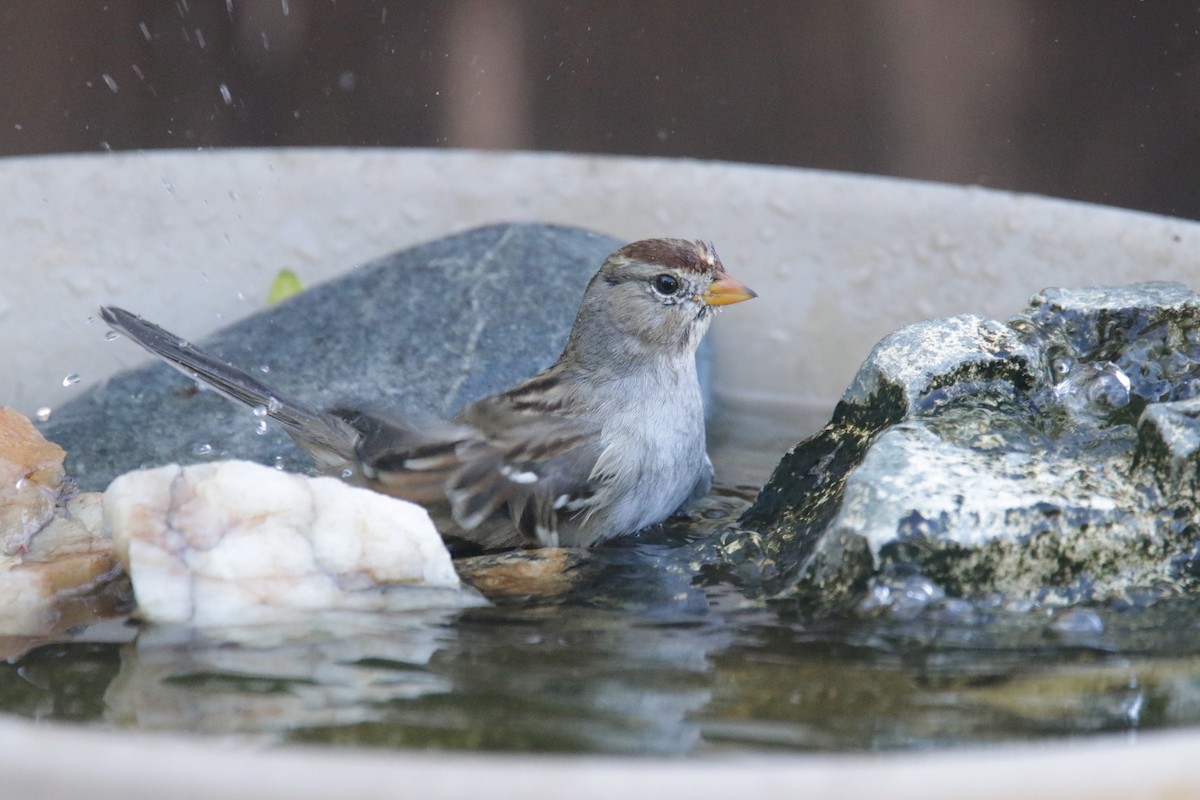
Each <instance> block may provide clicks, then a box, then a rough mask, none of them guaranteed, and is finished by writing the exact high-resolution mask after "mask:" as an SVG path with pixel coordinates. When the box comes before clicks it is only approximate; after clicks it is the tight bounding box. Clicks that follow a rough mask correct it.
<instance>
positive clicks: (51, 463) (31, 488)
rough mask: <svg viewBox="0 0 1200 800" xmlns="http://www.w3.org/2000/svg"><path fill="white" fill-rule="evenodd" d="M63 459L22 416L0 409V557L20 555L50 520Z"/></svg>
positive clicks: (9, 409)
mask: <svg viewBox="0 0 1200 800" xmlns="http://www.w3.org/2000/svg"><path fill="white" fill-rule="evenodd" d="M65 456H66V453H65V452H64V451H63V449H62V448H61V447H59V446H58V445H56V444H54V443H53V442H48V441H46V439H45V438H44V437H43V436H42V435H41V433H39V432H38V430H37V428H35V427H34V426H33V423H32V422H30V421H29V420H28V419H27V418H26V417H25V416H24V415H22V414H20V413H18V412H16V411H14V410H12V409H11V408H4V407H2V406H0V553H3V554H5V555H13V554H16V553H20V552H21V551H22V550H23V549H24V548H26V547H28V546H29V540H30V537H32V536H33V534H34V533H36V532H37V531H38V530H40V529H41V527H42V526H43V525H45V524H46V523H47V522H49V521H50V519H51V517H53V516H54V508H55V505H56V504H57V502H58V495H59V490H60V488H61V486H62V482H63V474H64V473H63V458H64V457H65Z"/></svg>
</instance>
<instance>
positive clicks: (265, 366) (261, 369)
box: [258, 364, 271, 374]
mask: <svg viewBox="0 0 1200 800" xmlns="http://www.w3.org/2000/svg"><path fill="white" fill-rule="evenodd" d="M258 371H259V372H261V373H263V374H266V373H268V372H270V371H271V365H270V364H259V365H258Z"/></svg>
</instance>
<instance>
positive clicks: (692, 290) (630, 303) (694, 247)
mask: <svg viewBox="0 0 1200 800" xmlns="http://www.w3.org/2000/svg"><path fill="white" fill-rule="evenodd" d="M754 296H755V294H754V292H753V291H751V290H750V289H748V288H747V287H746V286H744V285H742V284H741V283H740V282H738V281H736V280H734V279H733V278H731V277H729V275H727V274H726V273H725V269H724V267H722V266H721V260H720V259H719V258H718V257H717V253H716V251H715V250H713V247H712V245H711V244H707V243H705V242H690V241H686V240H683V239H646V240H644V241H640V242H633V243H632V244H627V245H625V246H624V247H622V248H621V249H620V250H618V251H616V252H615V253H613V254H612V255H610V256H609V257H608V259H607V260H605V262H604V264H603V266H601V267H600V270H599V272H597V273H596V275H595V276H594V277H593V278H592V281H591V283H589V284H588V288H587V291H586V293H585V294H584V299H583V305H582V306H581V307H580V310H579V316H578V317H577V318H576V320H575V327H574V329H573V330H572V332H571V341H572V343H573V344H574V345H575V346H576V347H577V348H580V347H583V348H586V349H588V350H595V349H596V348H595V347H593V346H594V345H601V346H607V347H610V348H611V349H612V350H613V351H614V352H613V355H614V356H618V354H623V355H627V356H633V355H635V354H637V353H638V352H639V351H642V352H644V353H647V354H650V355H656V354H659V353H664V354H670V355H674V354H676V353H678V352H679V351H681V350H683V351H689V352H690V351H692V350H695V348H696V345H697V344H699V342H700V338H701V337H702V336H703V335H704V332H705V331H707V330H708V325H709V322H710V321H711V320H712V315H713V312H715V311H716V310H718V309H719V308H720V307H721V306H726V305H729V304H731V303H740V302H741V301H743V300H749V299H750V298H752V297H754Z"/></svg>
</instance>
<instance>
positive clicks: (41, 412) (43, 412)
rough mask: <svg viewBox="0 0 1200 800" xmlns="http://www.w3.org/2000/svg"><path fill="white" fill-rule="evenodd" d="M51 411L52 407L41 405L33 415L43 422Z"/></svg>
mask: <svg viewBox="0 0 1200 800" xmlns="http://www.w3.org/2000/svg"><path fill="white" fill-rule="evenodd" d="M53 413H54V409H52V408H50V406H42V407H41V408H39V409H38V410H37V411H36V412H35V413H34V416H35V417H37V419H38V422H45V421H46V420H48V419H50V415H51V414H53Z"/></svg>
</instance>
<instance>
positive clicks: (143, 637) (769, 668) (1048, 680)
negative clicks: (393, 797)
mask: <svg viewBox="0 0 1200 800" xmlns="http://www.w3.org/2000/svg"><path fill="white" fill-rule="evenodd" d="M718 498H719V499H720V498H723V499H721V502H724V503H728V504H729V506H730V507H729V508H726V509H725V511H724V512H722V513H724V516H722V513H718V512H720V511H721V510H720V509H719V508H708V509H704V510H701V511H699V512H697V514H696V515H695V516H694V518H692V519H690V520H685V521H684V523H683V524H682V525H681V526H679V527H677V528H676V529H672V530H664V531H660V532H659V533H658V534H656V535H654V536H647V537H642V538H641V539H638V540H635V541H633V542H630V543H627V544H626V545H624V546H620V547H606V548H598V549H595V550H589V551H576V552H572V553H567V554H565V555H560V556H554V557H548V556H546V555H545V553H544V552H543V553H541V554H538V553H526V554H518V555H515V556H510V557H508V559H507V563H508V566H510V567H511V566H514V565H515V566H517V567H533V568H531V569H524V570H521V569H518V570H517V573H519V576H520V580H519V581H516V582H510V583H508V584H505V585H507V586H508V587H509V588H510V589H511V590H512V591H511V592H509V593H508V594H503V593H501V595H498V596H499V597H500V601H501V602H499V603H498V604H497V605H496V606H493V607H488V608H476V609H468V610H459V611H446V612H436V613H431V612H426V613H419V614H406V615H392V616H375V615H361V614H338V615H320V616H314V617H311V618H307V619H304V620H298V621H297V622H296V623H295V624H293V625H288V626H282V625H275V626H270V627H259V628H253V627H247V628H240V629H224V630H208V631H205V632H198V631H194V630H187V629H181V628H171V627H144V628H137V627H133V626H127V625H123V624H120V623H119V622H117V623H109V624H107V625H99V626H94V627H93V628H91V629H88V630H86V631H84V632H83V633H82V634H80V633H79V632H78V630H72V631H69V632H67V634H65V636H66V640H64V641H52V642H49V643H42V644H41V645H40V646H36V647H33V649H25V648H27V647H28V645H29V644H31V643H30V642H28V641H26V640H20V642H18V640H16V639H10V640H0V646H7V647H8V649H7V650H6V651H5V652H6V653H7V657H8V660H7V661H6V662H3V663H0V709H2V710H4V711H7V712H9V713H15V714H19V715H22V716H24V717H27V718H31V719H42V720H60V721H73V722H82V723H86V724H92V725H100V726H107V727H113V728H121V729H136V730H166V731H186V732H200V733H206V734H215V735H223V736H234V737H236V738H238V739H249V740H251V741H254V742H261V743H266V744H272V743H282V742H307V743H326V744H338V745H353V746H368V747H393V748H398V747H404V748H418V749H428V748H438V749H466V750H477V751H478V750H492V751H530V752H580V753H611V754H652V755H681V754H687V755H703V754H712V753H721V752H762V751H764V750H781V751H804V750H863V749H870V750H875V749H891V748H928V747H934V746H958V745H962V744H969V743H977V742H988V741H1000V740H1010V739H1030V738H1039V737H1047V736H1062V735H1080V734H1086V733H1094V732H1113V731H1125V732H1137V731H1141V730H1148V729H1154V728H1162V727H1169V726H1179V725H1196V724H1200V614H1197V610H1198V608H1200V606H1198V605H1197V602H1196V601H1194V600H1190V599H1186V598H1185V599H1173V600H1158V601H1157V602H1152V601H1148V602H1147V603H1145V604H1141V603H1139V604H1134V603H1130V604H1126V605H1113V606H1110V607H1097V608H1091V609H1086V610H1083V611H1081V610H1079V609H1074V610H1070V609H1057V610H1055V609H1048V608H1041V607H1039V606H1038V605H1037V604H1036V603H1035V602H1033V601H1030V602H1029V603H1027V604H1022V605H1019V606H1009V605H1004V604H989V603H987V602H978V603H974V604H972V605H971V607H970V609H967V611H969V613H962V612H963V610H962V609H958V608H957V606H955V607H953V608H951V607H950V606H947V605H946V604H945V603H940V602H930V603H927V604H924V605H922V606H921V608H919V609H915V610H911V609H910V610H906V611H905V613H902V614H894V613H883V612H882V611H880V610H879V609H876V610H874V611H870V610H868V611H866V612H864V611H861V610H860V611H857V612H854V613H852V614H849V615H848V616H846V617H844V618H841V619H820V620H818V619H810V618H806V617H805V616H804V615H803V613H802V611H801V609H800V608H799V607H798V606H796V605H795V604H789V603H786V602H782V603H781V602H763V601H759V600H754V599H750V598H747V597H746V596H745V595H743V594H741V593H740V592H738V591H737V590H736V589H734V588H733V587H732V586H731V585H729V584H722V583H711V582H708V583H706V584H705V585H704V586H703V587H702V588H701V586H700V585H699V584H698V583H697V581H696V576H697V574H698V573H699V570H700V569H701V564H700V563H699V559H698V557H697V553H700V552H702V548H701V547H699V546H698V542H697V538H699V539H700V540H701V541H702V540H703V536H704V531H703V530H702V529H703V528H704V526H709V527H710V528H711V527H716V526H719V525H720V524H722V520H724V519H732V518H735V517H736V515H737V512H738V511H739V510H740V509H739V508H737V507H736V506H737V504H738V503H745V502H747V501H746V499H745V498H740V496H739V495H738V494H737V493H733V494H726V495H723V496H722V495H719V496H718ZM497 563H498V562H495V561H493V562H490V563H485V562H480V563H479V564H477V565H476V566H477V567H479V568H480V569H481V570H483V571H484V572H486V571H487V570H494V569H495V568H496V566H497ZM500 585H501V584H495V586H500ZM1151 600H1153V598H1152V599H1151ZM888 608H891V606H888ZM906 608H907V607H906ZM948 610H953V611H954V613H948ZM909 611H911V612H912V613H909ZM1071 615H1074V616H1071ZM55 635H59V634H55ZM18 644H20V645H21V649H18V648H17V645H18Z"/></svg>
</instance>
